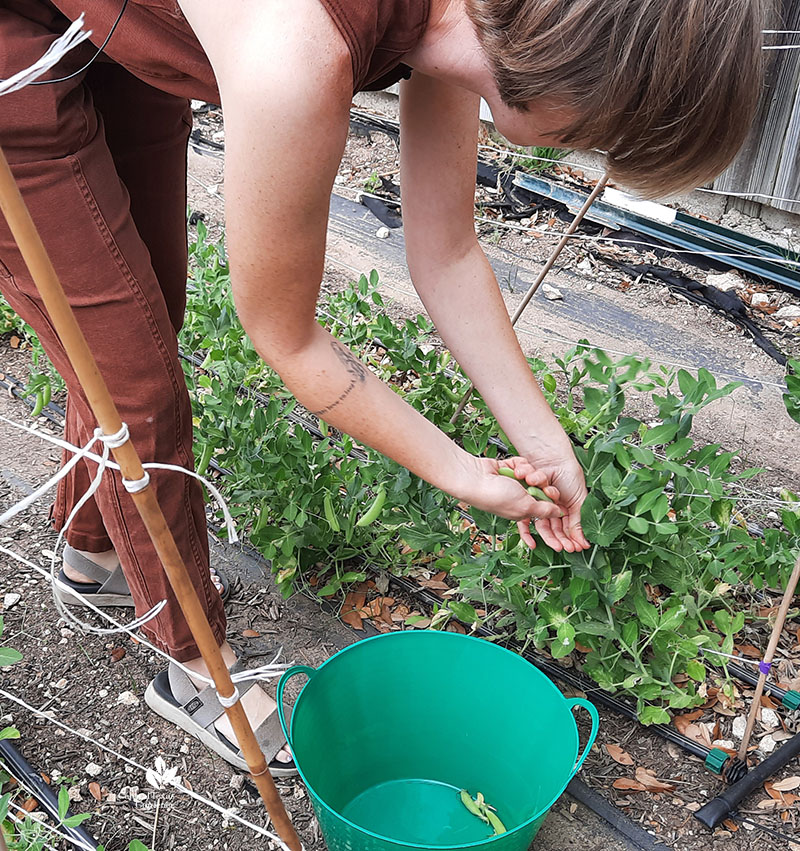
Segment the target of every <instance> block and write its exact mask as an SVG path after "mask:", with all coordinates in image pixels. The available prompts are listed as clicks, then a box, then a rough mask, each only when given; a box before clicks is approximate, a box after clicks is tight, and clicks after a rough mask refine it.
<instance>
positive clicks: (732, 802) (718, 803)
mask: <svg viewBox="0 0 800 851" xmlns="http://www.w3.org/2000/svg"><path fill="white" fill-rule="evenodd" d="M798 754H800V733H797V734H795V735H794V736H793V737H792V738H791V739H789V741H788V742H786V743H785V744H783V745H782V746H781V747H780V748H779V749H778V750H776V751H775V753H773V754H771V755H770V756H768V757H767V758H766V759H765V760H763V761H762V762H760V763H759V764H758V765H757V766H756V767H755V768H753V769H751V770H750V772H749V774H747V775H746V776H745V777H744V778H743V779H741V780H739V781H738V782H737V783H734V784H733V785H732V786H730V787H729V788H728V789H726V790H725V791H724V792H723V793H722V794H721V795H717V797H716V798H712V800H710V801H709V802H708V803H707V804H706V805H705V806H704V807H701V808H700V809H699V810H698V811H697V812H696V813H695V814H694V817H695V818H696V819H697V820H698V821H699V822H701V823H702V824H704V825H705V826H706V827H709V828H711V829H712V830H713V829H714V828H715V827H716V826H717V825H718V824H720V822H722V821H724V820H725V819H726V818H728V817H729V816H730V814H731V813H732V812H733V811H734V810H735V809H736V808H737V807H738V806H739V804H740V803H741V802H742V801H743V800H744V799H745V798H746V797H747V796H748V795H749V794H750V793H751V792H752V791H754V790H755V789H757V788H758V787H759V786H760V785H761V784H762V783H764V782H765V781H767V780H769V778H770V777H772V775H773V774H775V773H776V772H778V771H780V770H781V769H782V768H784V767H785V766H786V765H788V764H789V763H790V762H791V761H792V760H793V759H794V758H795V757H796V756H797V755H798Z"/></svg>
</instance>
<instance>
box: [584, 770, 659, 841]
mask: <svg viewBox="0 0 800 851" xmlns="http://www.w3.org/2000/svg"><path fill="white" fill-rule="evenodd" d="M567 794H568V795H569V796H570V797H571V798H574V799H575V800H576V801H578V802H579V803H581V804H583V805H584V806H585V807H588V809H590V810H591V811H592V812H593V813H596V814H597V815H598V816H600V818H601V819H603V821H605V822H607V823H608V824H610V825H611V827H613V828H614V830H616V831H617V832H618V833H621V834H622V835H623V836H624V837H625V838H626V839H627V840H629V841H630V842H632V843H633V844H634V845H635V846H636V847H637V848H639V849H640V851H663V849H666V847H667V846H666V845H665V844H664V842H663V841H662V840H660V839H656V838H655V837H654V836H652V834H650V833H648V832H647V831H646V830H645V829H644V828H643V827H640V826H639V825H638V824H636V822H634V821H632V820H631V819H629V818H628V816H626V815H625V814H624V813H621V812H620V811H619V810H618V809H617V808H616V807H615V806H614V805H613V804H612V803H611V802H610V801H607V800H606V799H605V798H604V797H603V796H602V795H599V794H598V793H597V792H595V791H594V789H592V788H591V786H587V785H586V783H584V782H583V781H582V780H581V779H580V778H578V777H573V778H572V780H570V782H569V785H568V786H567Z"/></svg>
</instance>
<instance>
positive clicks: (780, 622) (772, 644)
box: [739, 556, 800, 762]
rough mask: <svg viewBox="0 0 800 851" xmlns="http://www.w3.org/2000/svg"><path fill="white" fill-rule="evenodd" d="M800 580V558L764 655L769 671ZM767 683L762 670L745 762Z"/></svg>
mask: <svg viewBox="0 0 800 851" xmlns="http://www.w3.org/2000/svg"><path fill="white" fill-rule="evenodd" d="M798 580H800V556H798V557H797V561H796V562H795V563H794V569H793V570H792V575H791V576H790V577H789V584H788V585H787V586H786V590H785V591H784V592H783V600H781V606H780V608H779V609H778V615H777V617H776V618H775V624H774V625H773V627H772V634H771V635H770V637H769V644H768V645H767V652H766V653H765V654H764V661H763V662H762V663H761V664H762V665H763V666H764V669H767V670H768V669H769V667H770V666H771V665H772V660H773V659H774V658H775V651H776V650H777V649H778V642H779V641H780V639H781V633H782V632H783V626H784V624H785V623H786V615H787V614H788V613H789V607H790V606H791V605H792V599H793V598H794V592H795V589H796V588H797V582H798ZM766 681H767V674H766V673H765V671H764V670H763V669H762V670H760V673H759V677H758V682H757V683H756V692H755V694H754V695H753V702H752V704H751V705H750V715H749V716H748V718H747V727H745V730H744V738H743V739H742V744H741V747H740V748H739V759H740V760H742V762H744V761H745V760H746V759H747V747H748V745H749V744H750V737H751V736H752V735H753V727H754V726H755V723H756V716H757V715H758V709H759V707H760V706H761V695H762V694H763V693H764V683H765V682H766Z"/></svg>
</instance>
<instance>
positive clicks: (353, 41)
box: [320, 0, 430, 92]
mask: <svg viewBox="0 0 800 851" xmlns="http://www.w3.org/2000/svg"><path fill="white" fill-rule="evenodd" d="M320 2H321V3H322V5H323V6H324V7H325V8H326V9H327V11H328V14H329V15H330V16H331V18H333V21H334V23H335V24H336V26H337V27H338V28H339V32H340V33H341V34H342V38H344V40H345V42H346V43H347V46H348V48H349V49H350V56H351V58H352V61H353V91H356V92H359V91H364V90H372V89H385V88H386V87H387V86H391V85H392V84H394V83H396V82H397V81H398V80H400V79H402V78H403V77H407V76H408V75H409V74H410V73H411V69H410V68H408V66H406V65H403V64H402V61H401V60H402V58H403V56H405V55H406V54H407V53H409V52H410V51H411V50H413V49H414V47H416V45H417V43H418V42H419V40H420V39H421V38H422V34H423V33H424V32H425V28H426V27H427V25H428V16H429V14H430V0H320Z"/></svg>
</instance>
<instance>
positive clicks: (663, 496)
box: [180, 223, 800, 723]
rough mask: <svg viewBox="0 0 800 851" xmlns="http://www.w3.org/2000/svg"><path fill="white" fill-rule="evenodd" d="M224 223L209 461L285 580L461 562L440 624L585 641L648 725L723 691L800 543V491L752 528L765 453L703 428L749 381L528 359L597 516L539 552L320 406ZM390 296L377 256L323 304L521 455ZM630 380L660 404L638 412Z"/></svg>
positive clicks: (593, 355)
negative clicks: (269, 322) (258, 318)
mask: <svg viewBox="0 0 800 851" xmlns="http://www.w3.org/2000/svg"><path fill="white" fill-rule="evenodd" d="M206 237H207V234H206V231H205V228H204V226H203V224H202V223H199V224H198V227H197V238H196V240H195V242H194V243H193V244H192V245H191V274H190V281H189V292H188V310H187V317H186V323H185V325H184V328H183V331H182V335H181V340H180V343H181V347H182V351H183V353H184V371H185V374H186V380H187V384H188V387H189V391H190V394H191V397H192V404H193V416H194V425H195V436H196V441H195V452H196V461H197V469H198V470H199V471H200V472H205V471H207V470H209V469H210V470H212V471H214V472H213V473H211V474H214V475H219V476H220V486H221V487H222V488H223V491H224V493H225V495H226V498H227V499H228V501H229V505H230V507H231V510H232V512H233V514H234V516H235V517H236V519H237V523H238V525H239V526H240V528H241V529H242V531H243V532H245V533H246V534H248V535H249V538H250V541H251V543H252V544H253V545H254V546H255V547H257V548H258V549H259V550H260V551H261V552H262V553H263V554H264V556H265V557H266V558H267V559H269V561H270V563H271V566H272V571H273V573H274V575H275V577H276V580H277V582H278V585H279V587H280V589H281V591H282V593H283V594H284V595H286V596H288V595H289V594H291V593H292V592H293V590H294V589H295V588H297V587H298V586H299V585H303V586H306V587H308V586H309V585H312V586H313V587H314V589H315V591H316V593H318V594H319V595H321V596H324V597H331V596H334V595H337V594H339V593H340V591H341V590H342V589H343V587H346V586H348V585H349V584H350V583H353V582H358V581H363V580H364V579H365V578H366V576H367V568H368V567H380V568H385V569H387V570H390V571H395V572H398V573H404V572H419V571H420V570H423V569H424V570H435V571H437V572H438V571H445V572H446V573H447V574H448V577H449V578H448V583H449V585H450V586H451V590H450V592H449V593H448V595H447V597H446V600H444V601H443V602H442V604H441V605H440V606H439V607H438V609H437V611H436V612H435V613H434V617H433V621H432V625H433V626H435V627H439V628H442V627H444V626H446V625H447V623H448V621H449V620H450V619H451V618H457V619H458V620H460V621H462V622H463V623H466V624H475V625H479V624H485V625H487V626H489V627H490V628H491V629H492V630H493V631H495V632H496V633H498V634H499V635H502V636H508V637H512V638H514V639H515V640H516V641H517V642H519V643H520V644H521V645H523V646H534V647H536V648H537V649H539V650H540V651H543V652H544V651H546V652H549V653H550V654H551V655H552V656H553V657H554V658H556V659H565V660H566V659H567V657H570V658H571V659H572V661H573V663H574V664H576V665H577V666H579V667H580V668H581V669H582V670H583V671H584V672H585V673H587V674H588V675H590V676H591V677H592V678H593V679H594V680H595V681H596V682H597V683H598V684H599V685H600V686H601V687H602V688H604V689H607V690H608V691H610V692H615V693H623V694H627V695H628V696H630V697H632V698H634V699H635V700H636V702H637V706H638V710H639V715H640V718H641V720H642V721H643V722H644V723H666V722H667V721H668V720H669V717H670V716H669V710H680V709H683V708H687V707H691V706H695V705H698V704H700V703H702V702H703V701H704V700H705V694H706V688H707V687H708V685H709V677H710V676H711V672H710V670H709V669H708V668H707V664H706V662H705V658H706V657H705V655H704V651H706V650H708V651H711V650H718V651H721V652H724V653H729V652H731V650H732V649H733V645H734V641H735V640H736V636H737V635H738V634H740V633H741V632H742V630H743V629H744V628H745V625H746V624H747V623H748V622H749V621H752V620H754V619H755V618H756V617H757V611H756V610H755V609H754V606H756V603H757V600H758V595H759V594H762V593H764V592H765V591H766V589H770V588H776V587H778V586H780V585H781V584H782V583H784V582H785V581H786V578H787V576H788V574H789V573H790V571H791V566H792V563H793V552H792V551H793V550H794V551H796V550H797V548H798V546H800V499H799V498H798V497H797V496H796V495H794V494H791V493H790V492H788V491H786V492H784V493H783V494H782V497H781V499H782V503H781V504H782V506H783V508H782V510H781V512H780V521H779V523H777V524H776V523H773V524H766V525H767V528H765V529H764V532H763V534H761V535H755V534H752V533H751V532H750V530H749V529H748V526H747V522H746V521H745V518H744V515H743V501H742V497H743V496H746V494H747V490H746V488H747V484H746V483H747V480H748V479H749V478H751V477H752V476H754V475H756V474H757V472H758V471H757V470H752V469H751V470H744V469H742V465H741V460H740V459H739V458H738V456H737V454H736V453H735V452H731V451H727V450H726V449H725V448H724V447H722V446H721V445H719V444H710V445H706V444H703V443H700V442H698V441H697V439H696V438H695V437H694V436H693V432H692V429H693V425H694V419H695V417H696V416H697V415H698V414H699V413H700V412H701V411H702V410H703V409H704V408H705V407H706V406H708V405H711V404H713V403H715V402H716V401H718V400H719V399H721V398H723V397H725V396H727V395H729V394H730V393H732V392H733V391H734V390H735V389H736V387H737V385H736V384H727V385H725V386H721V387H720V386H717V383H716V381H715V379H714V377H713V376H712V375H711V374H710V373H709V372H707V371H706V370H703V369H701V370H699V372H698V373H697V375H696V376H695V375H692V374H690V373H689V372H687V371H686V370H675V369H668V368H665V367H659V368H654V367H653V366H652V364H651V363H650V362H649V361H648V360H646V359H643V358H637V357H634V356H626V357H622V358H617V359H613V358H611V357H610V356H609V355H608V354H606V353H605V352H602V351H600V350H597V349H595V348H592V347H590V346H589V345H588V343H586V342H582V343H579V344H578V345H577V346H575V347H574V348H572V349H571V350H570V351H568V352H567V353H565V354H564V355H562V356H561V357H556V358H553V359H552V360H550V361H546V360H544V359H542V358H530V359H529V365H530V367H531V370H532V372H533V373H534V375H535V376H536V378H537V380H538V381H539V383H540V385H541V387H542V388H543V391H544V393H545V396H546V398H547V400H548V402H549V403H550V405H551V407H552V408H553V410H554V412H555V414H556V415H557V417H558V419H559V421H560V422H561V424H562V426H563V427H564V429H565V431H566V432H567V434H568V435H569V436H570V437H571V439H572V440H573V444H574V449H575V454H576V457H577V458H578V460H579V462H580V464H581V465H582V467H583V470H584V474H585V477H586V481H587V485H588V486H589V490H590V495H589V497H588V499H587V500H586V501H585V503H584V506H583V510H582V518H581V519H582V523H583V527H584V530H585V532H586V535H587V537H588V539H589V540H590V541H591V543H592V544H593V546H592V547H591V548H590V549H589V550H588V551H586V552H583V553H572V554H570V553H554V552H553V551H552V550H550V549H549V548H547V547H545V546H539V547H538V548H537V549H536V550H534V551H530V550H528V549H527V548H526V547H525V546H524V545H523V543H522V542H521V541H520V538H519V535H518V533H517V531H516V527H515V525H514V524H510V523H508V522H507V521H504V520H500V519H498V518H496V517H494V516H492V515H489V514H486V513H485V512H482V511H479V510H477V509H474V508H471V509H470V508H468V507H465V506H463V505H459V504H457V503H456V502H455V500H453V499H452V498H451V497H449V496H448V495H447V494H445V493H443V492H441V491H439V490H437V489H436V488H434V487H432V486H430V485H428V484H427V483H426V482H424V481H422V480H420V479H419V478H417V477H416V476H413V475H412V474H411V473H409V472H408V470H406V469H404V468H402V467H400V466H399V465H398V464H396V463H394V462H393V461H391V460H390V459H387V458H385V457H383V456H381V455H379V454H378V453H376V452H373V451H371V450H369V449H368V448H365V447H362V446H357V445H356V444H355V443H354V441H353V440H352V439H351V438H349V437H348V436H346V435H341V434H339V433H337V432H336V431H335V430H334V429H332V428H329V427H328V426H327V425H326V424H325V423H324V422H322V421H319V420H317V418H316V417H314V416H313V415H312V414H310V413H309V412H307V411H305V410H303V409H302V408H301V407H300V406H299V405H298V404H297V402H296V401H295V400H294V399H293V398H292V397H291V395H290V394H289V393H288V391H287V390H286V389H285V387H284V386H283V384H282V382H281V381H280V378H279V377H278V376H277V375H276V374H275V373H274V372H273V371H272V370H270V369H269V368H268V367H266V366H265V365H264V363H263V361H261V359H260V358H259V356H258V354H257V352H256V351H255V349H254V347H253V346H252V343H251V342H250V341H249V339H248V338H247V336H246V335H245V333H244V331H243V330H242V328H241V325H240V324H239V322H238V320H237V319H236V314H235V309H234V305H233V300H232V297H231V293H230V278H229V273H228V267H227V260H226V256H225V251H224V247H223V246H222V245H214V244H211V243H209V242H208V241H207V238H206ZM384 308H385V305H384V303H383V300H382V298H381V296H380V293H379V292H378V276H377V273H375V272H372V273H371V274H370V275H369V276H368V277H366V276H362V277H361V278H360V280H359V281H357V282H354V283H353V284H351V285H350V286H348V287H347V288H345V289H344V290H343V291H341V292H338V293H335V294H331V295H330V296H328V297H327V298H326V299H324V300H323V302H322V304H321V306H320V310H319V315H318V318H319V321H320V322H321V323H322V324H323V325H325V326H326V327H327V328H328V329H329V330H330V331H331V332H332V333H334V334H335V335H336V336H337V337H338V338H339V339H340V340H341V341H342V342H343V343H345V344H347V345H349V346H350V347H351V348H352V349H353V350H354V351H355V352H356V353H357V354H358V356H359V357H360V358H361V359H362V360H363V361H364V363H366V364H367V365H368V366H369V367H370V368H371V369H372V370H373V371H375V372H376V374H377V375H378V376H379V377H381V378H382V379H384V380H385V381H388V382H389V383H390V384H391V386H392V387H393V389H394V390H395V391H396V392H397V393H399V394H401V395H402V396H403V397H404V398H405V399H406V400H407V401H408V402H409V403H410V404H411V405H413V406H414V407H415V408H416V409H417V410H419V411H420V412H421V413H423V414H424V415H425V416H426V417H427V418H428V419H430V420H431V421H432V422H434V423H435V424H436V425H437V426H439V427H440V428H441V429H443V430H444V431H446V432H447V433H448V434H450V436H451V437H452V438H453V439H454V440H456V441H458V442H460V444H461V445H462V446H464V448H465V449H467V450H468V451H469V452H471V453H473V454H476V455H486V456H490V457H503V456H504V455H505V454H513V453H514V447H513V446H512V445H511V444H510V442H509V440H508V438H507V436H506V435H505V434H503V432H502V431H501V429H500V428H499V426H498V424H497V422H496V421H495V419H494V418H493V416H492V415H491V412H490V411H489V410H488V408H487V406H486V404H485V402H484V401H483V400H482V399H481V398H480V396H479V395H477V394H474V395H473V398H472V400H471V403H470V405H469V406H468V407H467V409H466V410H465V411H464V414H463V415H462V416H461V417H460V418H459V419H458V421H457V422H456V423H455V424H453V423H451V422H450V420H451V418H452V415H453V412H454V411H455V409H456V406H457V404H458V401H459V400H460V398H461V396H462V395H463V392H464V390H465V389H466V387H467V386H468V382H467V379H466V376H464V374H463V373H462V372H461V370H460V369H459V367H458V365H457V364H455V363H454V362H453V361H452V360H451V358H450V354H449V352H447V351H446V350H444V349H442V348H441V346H440V345H439V344H438V343H436V342H435V337H434V331H435V329H434V328H433V325H432V324H431V322H430V320H429V319H427V318H426V317H424V316H416V317H413V318H410V319H407V320H404V321H396V320H393V319H391V318H390V317H389V316H388V315H387V312H386V311H385V309H384ZM795 375H796V370H795ZM790 377H792V376H790ZM788 388H789V393H790V395H791V394H792V393H793V392H794V390H796V389H797V388H796V387H794V385H793V384H791V383H789V384H788ZM793 388H794V390H793ZM632 397H635V398H636V400H637V409H640V408H642V406H643V405H644V406H645V407H646V408H647V410H648V414H647V415H646V416H644V417H641V418H640V417H635V416H632V415H631V414H630V407H631V406H630V400H631V398H632ZM787 405H788V403H787ZM792 410H793V409H792V408H791V407H790V408H789V412H790V413H791V412H792ZM223 474H227V475H223ZM409 625H412V624H411V623H410V622H409ZM711 658H713V657H711Z"/></svg>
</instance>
